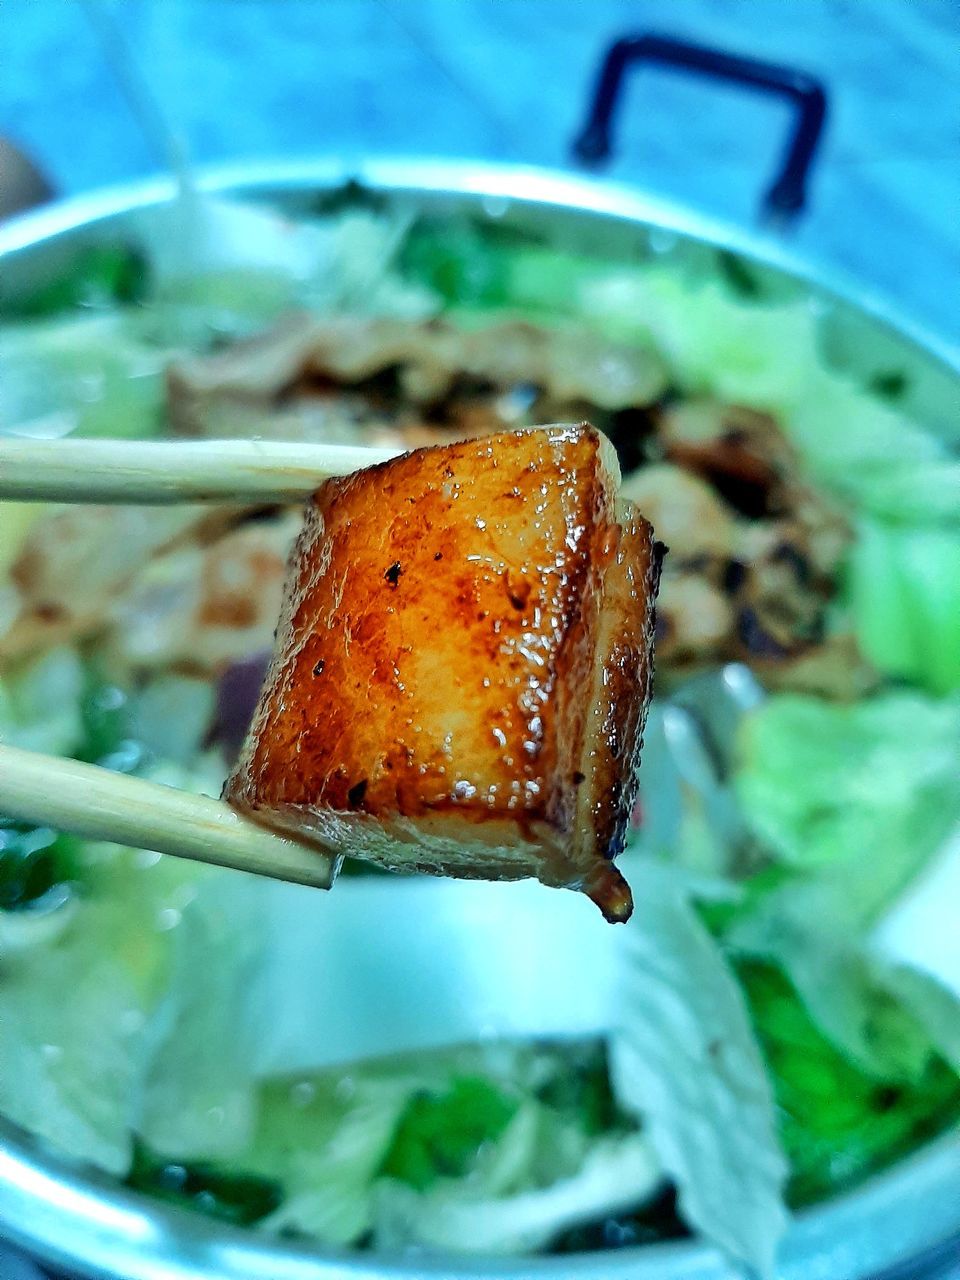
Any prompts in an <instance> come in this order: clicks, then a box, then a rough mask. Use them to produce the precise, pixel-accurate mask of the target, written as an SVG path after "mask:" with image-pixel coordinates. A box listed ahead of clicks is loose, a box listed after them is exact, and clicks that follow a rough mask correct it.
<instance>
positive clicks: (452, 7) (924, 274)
mask: <svg viewBox="0 0 960 1280" xmlns="http://www.w3.org/2000/svg"><path fill="white" fill-rule="evenodd" d="M91 9H94V10H99V11H101V12H102V11H104V10H105V11H106V12H107V14H108V15H113V16H114V17H115V19H116V23H117V25H118V27H119V29H120V32H121V34H122V37H123V39H124V40H125V42H126V44H127V47H128V49H129V50H130V51H131V53H132V55H133V57H134V59H135V61H136V64H137V66H138V68H139V72H140V74H141V76H142V77H143V79H144V80H145V82H146V83H147V84H149V85H150V86H151V89H152V91H153V93H154V95H155V96H156V97H157V98H158V99H159V101H160V103H161V104H162V109H163V113H164V115H165V116H166V119H167V121H168V122H169V126H170V128H171V129H172V130H173V131H174V132H175V134H176V135H177V137H178V138H179V139H180V141H181V142H182V144H183V146H184V147H185V149H186V150H187V151H188V153H189V155H190V156H191V158H192V159H193V160H195V161H196V162H198V163H204V162H216V161H224V160H233V159H238V158H241V157H259V158H265V157H269V156H277V155H285V156H308V155H311V154H314V155H315V154H322V153H327V154H330V153H334V154H338V155H341V156H344V157H352V156H356V155H358V154H361V153H370V152H376V153H392V154H429V153H433V154H439V155H459V156H472V157H483V158H487V159H503V160H516V161H526V162H532V163H537V164H544V165H550V166H564V165H566V164H568V163H569V159H568V156H569V142H570V139H571V137H572V135H573V133H574V132H575V130H576V128H577V126H578V124H579V122H580V120H581V118H582V115H583V111H584V105H585V101H586V97H587V94H588V91H589V88H590V86H591V84H592V82H593V77H594V70H595V67H596V64H597V60H598V55H599V54H600V52H601V50H602V49H603V48H604V47H605V46H606V45H607V43H608V42H609V41H610V40H611V39H612V38H613V37H615V36H617V35H619V34H623V33H624V32H638V31H643V30H660V31H665V32H670V33H673V34H676V35H679V36H684V37H687V38H690V39H695V40H700V41H703V42H705V43H710V44H713V45H716V46H719V47H723V48H727V49H730V50H735V51H740V52H744V53H747V54H753V55H756V56H759V57H763V58H768V59H773V60H780V61H789V62H792V63H794V64H795V65H797V66H798V67H803V68H806V69H807V70H809V71H811V72H813V73H815V74H816V75H818V76H820V77H821V78H822V79H823V80H824V81H825V82H826V84H827V86H828V88H829V91H830V114H829V120H828V129H827V134H826V138H825V140H824V144H823V147H822V150H821V154H820V157H819V161H818V165H817V171H816V173H815V175H814V180H813V183H812V190H811V200H810V206H809V209H808V212H807V214H806V216H805V217H804V218H803V220H802V222H801V223H800V225H799V226H798V227H797V228H796V229H795V231H793V232H792V233H791V234H792V235H793V237H794V239H795V242H796V248H797V249H799V250H801V251H802V252H803V253H805V254H807V255H809V256H810V257H812V258H814V259H817V260H819V262H820V263H821V264H826V265H827V266H831V265H832V266H838V267H840V268H842V269H843V271H844V272H845V273H846V274H848V275H851V276H853V277H854V278H856V279H859V280H860V281H862V282H864V283H865V284H866V285H868V286H870V287H871V288H872V289H874V290H878V291H879V292H881V293H882V294H885V295H887V296H888V297H889V298H890V299H892V300H893V301H895V302H896V303H897V304H898V305H899V306H900V307H901V308H902V309H903V310H904V311H905V313H906V314H907V315H908V316H911V317H912V318H913V319H915V320H917V321H919V322H920V323H921V324H923V325H925V326H926V327H928V328H930V329H933V330H937V331H939V333H940V334H941V335H942V336H944V337H946V338H948V339H952V340H953V341H955V342H956V341H958V340H960V304H958V296H960V0H672V2H671V3H666V2H665V0H660V2H659V3H655V2H653V0H632V2H628V0H86V3H78V2H77V0H0V39H2V47H3V50H4V59H3V61H4V69H3V75H2V76H0V133H7V134H9V135H11V136H13V137H15V138H17V139H19V140H20V141H21V142H22V143H23V144H25V145H26V147H27V148H28V149H29V150H30V151H32V152H33V153H34V155H35V156H37V157H38V158H39V159H40V161H41V162H42V164H43V165H44V166H45V168H46V169H47V171H48V173H49V175H50V176H51V177H52V179H53V180H54V182H55V183H56V185H57V186H58V187H59V188H60V189H61V190H62V191H64V192H76V191H80V190H83V189H85V188H89V187H94V186H98V185H102V184H105V183H110V182H116V181H118V180H122V179H125V178H129V177H133V176H136V175H138V174H144V173H148V172H150V171H154V170H156V169H157V168H159V167H160V164H161V159H160V157H159V156H158V155H157V154H156V152H155V151H154V150H152V149H151V146H150V143H149V141H148V139H147V138H145V136H144V133H143V131H142V129H141V128H140V126H139V125H138V123H137V120H136V118H135V117H134V115H133V113H132V112H131V110H130V108H129V106H128V104H127V102H126V101H125V99H124V97H123V95H122V93H121V91H120V89H119V88H118V86H117V82H116V80H115V78H114V77H113V76H112V74H111V72H110V69H109V66H108V63H107V60H106V59H105V57H104V55H103V50H102V47H101V45H100V44H99V43H98V39H97V36H96V34H95V31H94V27H93V26H92V25H91V22H90V10H91ZM787 120H788V115H787V108H786V107H785V106H784V105H783V104H782V103H779V102H777V101H775V100H771V99H765V98H762V97H758V96H756V95H752V94H749V93H744V92H743V91H742V90H738V89H732V88H728V87H721V86H718V85H717V84H714V83H708V82H705V81H702V80H701V81H697V80H693V79H690V78H686V77H683V76H678V75H676V74H673V73H671V72H668V71H664V70H653V69H647V70H644V71H643V72H642V73H641V74H638V75H637V76H635V77H634V78H633V80H632V81H631V84H630V86H629V88H628V92H627V94H626V99H625V103H624V110H623V112H622V113H621V120H620V123H621V128H620V130H619V132H620V141H619V147H618V152H617V158H616V160H615V161H614V163H613V164H612V165H611V167H610V174H611V176H612V177H615V178H616V179H618V180H623V181H627V182H630V183H635V184H638V185H641V186H644V187H647V188H649V189H650V190H652V191H655V192H657V193H660V194H666V195H669V196H671V197H674V198H678V199H680V200H681V201H683V202H686V203H689V204H692V205H695V206H698V207H700V208H703V209H706V210H708V211H710V212H712V213H714V214H718V215H721V216H722V217H724V218H727V219H729V220H733V221H736V222H739V223H745V224H749V223H750V221H751V220H752V218H753V215H754V210H755V207H756V202H757V197H758V193H759V192H760V190H761V189H762V188H763V186H764V185H765V184H766V183H767V182H768V180H769V174H770V171H771V168H772V165H773V163H774V160H775V158H776V157H777V155H778V154H779V150H780V147H781V145H782V137H783V131H784V129H785V127H786V124H787Z"/></svg>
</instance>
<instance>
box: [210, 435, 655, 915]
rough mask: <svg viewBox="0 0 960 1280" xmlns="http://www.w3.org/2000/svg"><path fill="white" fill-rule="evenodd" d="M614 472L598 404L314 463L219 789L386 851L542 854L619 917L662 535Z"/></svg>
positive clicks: (238, 801)
mask: <svg viewBox="0 0 960 1280" xmlns="http://www.w3.org/2000/svg"><path fill="white" fill-rule="evenodd" d="M618 485H619V473H618V468H617V464H616V459H615V456H614V455H613V452H612V450H611V448H610V446H609V444H608V442H607V441H606V440H605V439H604V438H603V437H602V436H600V435H599V434H598V433H597V432H596V431H594V430H593V428H591V427H589V426H587V425H581V426H556V427H548V428H542V429H536V430H526V431H516V432H510V433H505V434H501V435H497V436H492V437H486V438H484V439H482V440H472V441H465V442H461V443H457V444H451V445H446V446H441V447H435V448H429V449H421V450H418V451H416V452H414V453H411V454H408V455H406V456H404V457H401V458H397V459H394V460H393V461H391V462H388V463H386V464H384V465H382V466H379V467H373V468H370V469H369V470H366V471H362V472H358V473H357V474H355V475H352V476H348V477H344V478H342V479H335V480H330V481H327V483H326V484H325V485H324V486H323V487H322V488H321V489H320V490H319V491H318V492H317V493H316V495H315V496H314V497H313V499H312V500H311V502H310V503H309V505H308V510H307V517H306V523H305V526H304V530H303V533H302V534H301V536H300V539H299V541H298V543H297V545H296V548H295V550H294V553H293V557H292V561H291V565H290V570H289V575H288V581H287V593H286V599H285V603H284V607H283V611H282V614H281V619H280V626H279V629H278V633H277V645H276V649H275V652H274V657H273V661H272V666H271V669H270V671H269V673H268V677H267V680H266V681H265V684H264V687H263V690H262V692H261V696H260V702H259V705H258V708H257V712H256V715H255V717H254V721H253V726H252V729H251V732H250V735H249V737H248V739H247V742H246V744H245V747H244V750H243V752H242V754H241V757H240V760H239V762H238V764H237V767H236V769H235V771H234V773H233V775H232V776H231V778H230V779H229V780H228V782H227V786H226V788H225V795H226V797H227V799H229V800H230V801H231V803H233V804H234V805H236V806H237V807H238V808H240V809H243V810H245V811H246V812H249V813H251V814H253V815H255V816H258V817H259V818H260V819H261V820H262V821H264V822H267V823H269V824H270V825H271V826H273V827H275V828H278V829H281V830H285V831H289V832H292V833H294V834H295V835H296V836H297V837H298V838H301V839H306V840H312V841H314V842H316V843H318V844H320V845H323V846H326V847H329V846H331V845H332V846H334V847H336V848H337V849H339V850H340V851H343V850H344V849H347V850H349V852H350V853H351V854H353V855H355V856H357V857H362V858H367V859H370V860H372V861H375V862H378V863H380V864H382V865H384V866H387V867H389V868H392V869H396V870H418V871H426V872H432V873H436V874H443V875H454V876H464V877H474V878H483V879H519V878H522V877H527V876H537V877H538V878H539V879H540V880H542V881H543V882H544V883H546V884H550V885H555V886H562V887H569V888H574V889H580V890H583V891H584V892H585V893H587V894H588V895H589V896H590V897H591V898H592V899H593V900H594V901H595V902H596V903H597V904H598V905H599V907H600V908H601V910H602V911H603V912H604V914H605V915H606V916H607V918H608V919H610V920H624V919H626V918H627V917H628V916H629V914H630V910H631V908H632V901H631V898H630V891H629V888H628V887H627V885H626V883H625V882H624V880H623V878H622V876H621V875H620V873H619V872H618V871H617V869H616V868H615V867H614V865H613V858H614V857H615V856H616V855H617V854H618V853H619V852H620V851H621V850H622V848H623V844H624V841H625V833H626V828H627V822H628V819H629V815H630V812H631V809H632V806H633V802H634V797H635V773H636V765H637V761H638V756H639V751H640V744H641V738H642V732H643V724H644V719H645V716H646V709H647V704H648V701H649V697H650V684H651V674H652V645H653V633H654V599H655V596H656V591H657V584H658V580H659V573H660V561H661V558H662V547H660V546H659V545H658V544H656V543H655V542H654V537H653V531H652V529H651V527H650V525H649V524H648V523H647V521H646V520H645V519H644V518H643V517H642V516H641V515H639V514H638V513H637V511H636V510H635V509H634V508H633V506H632V505H631V504H630V503H629V502H626V501H625V500H623V499H622V498H621V496H620V494H619V490H618ZM411 498H412V499H413V501H412V502H411V501H410V499H411ZM385 566H386V571H385ZM401 572H402V577H401ZM398 588H399V589H398ZM318 668H319V670H321V671H322V672H323V680H317V679H316V678H315V673H316V672H317V670H318Z"/></svg>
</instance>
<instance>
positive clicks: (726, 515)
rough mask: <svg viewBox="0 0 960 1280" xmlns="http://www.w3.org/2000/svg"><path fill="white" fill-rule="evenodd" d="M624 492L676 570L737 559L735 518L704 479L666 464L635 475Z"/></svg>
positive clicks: (653, 466)
mask: <svg viewBox="0 0 960 1280" xmlns="http://www.w3.org/2000/svg"><path fill="white" fill-rule="evenodd" d="M621 492H622V494H623V496H624V497H625V498H629V499H630V501H631V502H633V503H635V504H636V505H637V506H638V507H639V508H640V510H641V511H642V512H643V513H644V515H645V516H646V517H647V519H648V520H649V521H650V523H651V524H652V525H653V527H654V528H655V529H656V531H657V537H658V538H660V539H661V540H662V541H663V542H665V543H666V544H667V546H668V547H669V548H670V564H671V565H672V566H673V567H674V568H675V567H676V566H677V565H678V564H680V563H682V562H683V561H686V560H699V559H702V558H704V557H708V558H716V559H719V560H723V559H727V558H728V557H729V556H730V555H731V554H732V551H733V546H734V541H735V522H734V520H733V517H732V514H731V512H730V511H729V509H728V508H727V507H726V505H725V504H724V503H723V502H722V501H721V500H720V499H719V498H718V497H717V495H716V494H715V493H714V492H713V490H712V489H711V488H710V486H709V485H708V484H707V483H706V482H705V481H704V480H701V479H700V478H699V476H696V475H691V473H690V472H689V471H684V470H682V469H681V468H680V467H675V466H671V465H670V463H660V464H656V465H652V466H648V467H641V468H640V469H639V470H637V471H631V473H630V474H629V475H628V476H626V477H625V479H624V481H623V485H622V487H621Z"/></svg>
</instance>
